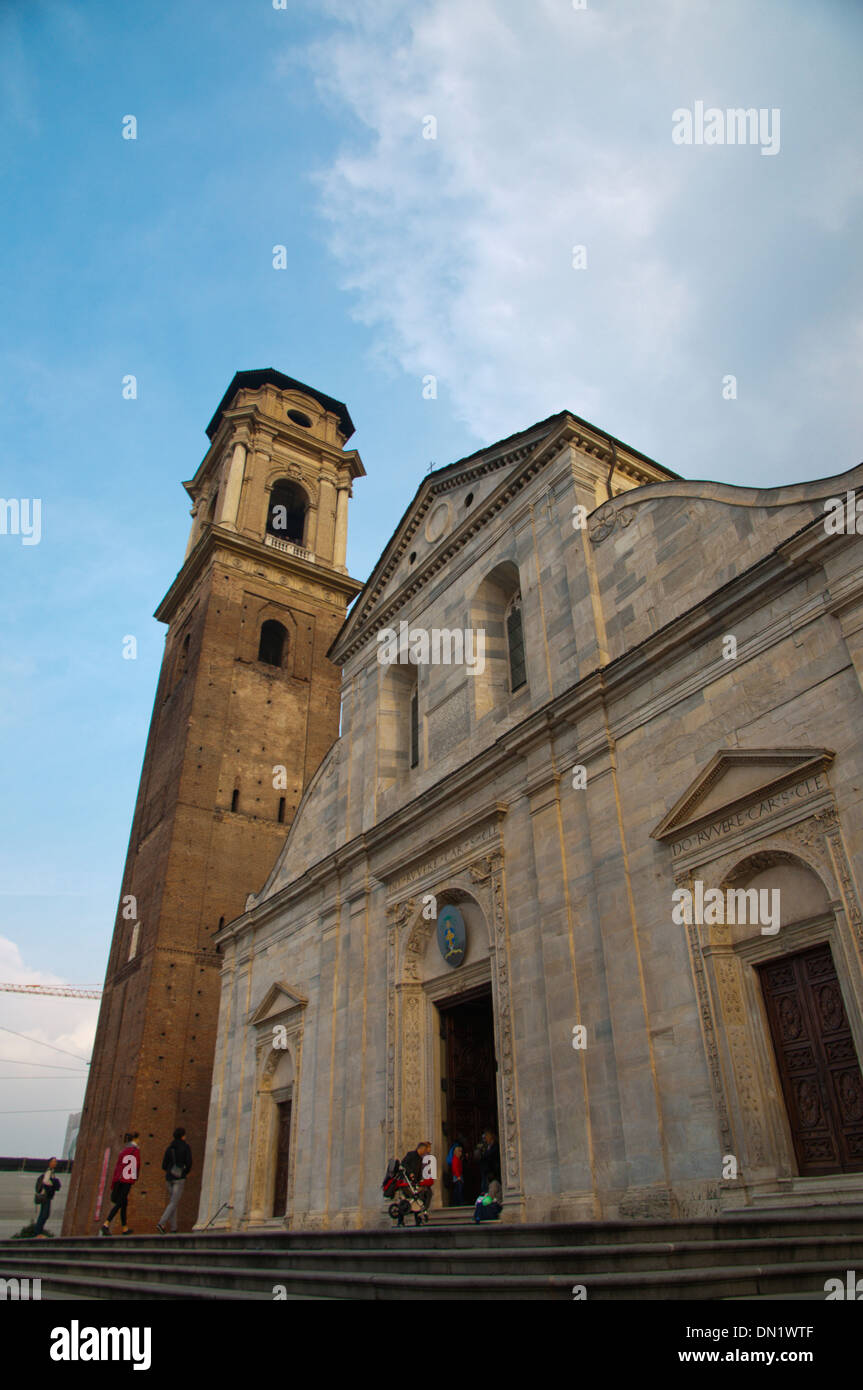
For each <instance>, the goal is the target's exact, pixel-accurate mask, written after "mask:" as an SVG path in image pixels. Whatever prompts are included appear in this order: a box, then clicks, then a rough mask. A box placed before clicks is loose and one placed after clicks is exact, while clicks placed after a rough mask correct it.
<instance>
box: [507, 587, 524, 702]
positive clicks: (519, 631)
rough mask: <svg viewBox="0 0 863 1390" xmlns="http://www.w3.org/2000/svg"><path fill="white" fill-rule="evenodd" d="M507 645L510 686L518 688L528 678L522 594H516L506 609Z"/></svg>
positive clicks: (512, 688) (511, 688)
mask: <svg viewBox="0 0 863 1390" xmlns="http://www.w3.org/2000/svg"><path fill="white" fill-rule="evenodd" d="M506 646H507V652H508V655H509V688H510V690H518V689H520V687H521V686H523V685H524V683H525V681H526V680H527V676H526V674H525V670H526V668H525V660H524V628H523V626H522V621H521V594H514V595H513V597H512V598H511V599H510V601H509V603H508V605H507V610H506Z"/></svg>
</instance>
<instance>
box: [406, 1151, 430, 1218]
mask: <svg viewBox="0 0 863 1390" xmlns="http://www.w3.org/2000/svg"><path fill="white" fill-rule="evenodd" d="M430 1153H431V1143H430V1141H429V1140H428V1139H424V1140H423V1142H422V1143H421V1144H417V1146H416V1148H415V1149H411V1151H410V1153H406V1154H405V1156H404V1158H403V1159H402V1168H403V1169H404V1170H405V1172H406V1173H410V1176H411V1179H412V1181H413V1184H414V1186H415V1187H419V1184H420V1183H421V1182H428V1183H429V1186H427V1187H419V1197H420V1200H421V1202H422V1203H423V1206H424V1207H425V1210H426V1211H428V1209H429V1206H430V1204H431V1198H432V1190H431V1183H430V1178H429V1177H427V1176H426V1174H427V1172H429V1170H430V1167H431V1165H427V1164H426V1161H425V1160H426V1156H427V1155H428V1154H430ZM414 1218H415V1220H416V1224H417V1225H418V1226H421V1225H422V1224H423V1217H422V1215H421V1214H420V1213H419V1212H415V1213H414ZM398 1224H399V1226H403V1225H404V1221H403V1220H402V1218H401V1217H399V1219H398Z"/></svg>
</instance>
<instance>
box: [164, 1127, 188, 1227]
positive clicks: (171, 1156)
mask: <svg viewBox="0 0 863 1390" xmlns="http://www.w3.org/2000/svg"><path fill="white" fill-rule="evenodd" d="M191 1169H192V1150H191V1149H190V1148H189V1146H188V1144H187V1143H186V1131H185V1130H184V1129H183V1127H182V1125H179V1126H178V1127H177V1128H176V1129H175V1130H174V1138H173V1140H172V1141H171V1143H170V1144H169V1145H168V1147H167V1149H166V1150H165V1157H164V1158H163V1159H162V1171H163V1172H164V1174H165V1181H166V1183H167V1184H168V1205H167V1206H166V1207H165V1210H164V1211H163V1212H162V1215H161V1216H160V1217H159V1220H158V1221H157V1222H156V1230H157V1231H158V1232H159V1234H160V1235H163V1236H164V1235H167V1234H168V1231H167V1225H168V1221H169V1220H170V1222H171V1230H172V1231H173V1232H174V1233H175V1234H176V1230H177V1207H178V1206H179V1205H180V1198H181V1197H182V1195H183V1188H184V1187H185V1185H186V1178H187V1177H188V1175H189V1173H190V1172H191Z"/></svg>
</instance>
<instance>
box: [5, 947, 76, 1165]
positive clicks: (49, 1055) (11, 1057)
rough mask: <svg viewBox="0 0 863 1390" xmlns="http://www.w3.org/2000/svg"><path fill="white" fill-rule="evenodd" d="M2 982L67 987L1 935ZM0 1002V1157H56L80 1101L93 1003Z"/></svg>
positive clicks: (49, 999)
mask: <svg viewBox="0 0 863 1390" xmlns="http://www.w3.org/2000/svg"><path fill="white" fill-rule="evenodd" d="M0 981H3V982H4V983H10V984H42V985H53V984H63V983H64V982H63V981H62V980H60V979H59V977H58V976H57V975H55V974H52V973H51V972H50V971H46V970H43V969H37V968H34V967H32V966H30V965H28V964H27V962H26V961H25V960H24V958H23V956H22V955H21V951H20V949H19V947H18V945H17V944H16V942H14V941H12V940H10V939H9V938H8V937H4V936H0ZM0 1000H2V1014H0V1018H2V1023H3V1028H2V1030H0V1114H2V1119H0V1125H2V1131H3V1143H2V1149H3V1152H4V1153H5V1154H9V1155H30V1156H33V1157H47V1156H48V1154H50V1153H59V1151H60V1146H61V1144H62V1140H63V1136H64V1134H65V1131H66V1117H67V1114H68V1113H71V1112H72V1111H75V1110H80V1109H81V1104H82V1102H83V1098H84V1087H85V1084H86V1077H85V1075H84V1073H85V1072H86V1061H87V1059H88V1058H89V1056H90V1053H91V1051H92V1048H93V1039H94V1037H95V1034H96V1019H97V1016H98V1011H99V1004H98V1001H97V1000H90V999H67V998H64V997H63V996H60V995H26V994H16V993H10V992H6V991H4V992H3V993H2V994H0ZM45 1044H48V1045H47V1046H46V1045H45ZM55 1049H60V1050H59V1051H56V1050H55ZM70 1054H71V1055H70ZM76 1059H81V1060H80V1061H78V1060H76Z"/></svg>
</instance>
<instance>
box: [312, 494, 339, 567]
mask: <svg viewBox="0 0 863 1390" xmlns="http://www.w3.org/2000/svg"><path fill="white" fill-rule="evenodd" d="M335 492H336V489H335V484H334V483H333V481H332V479H330V478H321V485H320V491H319V494H318V525H317V535H316V537H315V546H314V550H315V556H316V557H317V559H318V560H322V561H323V562H324V564H325V565H332V564H334V563H335V559H334V555H333V527H334V521H335V512H336V497H335Z"/></svg>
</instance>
